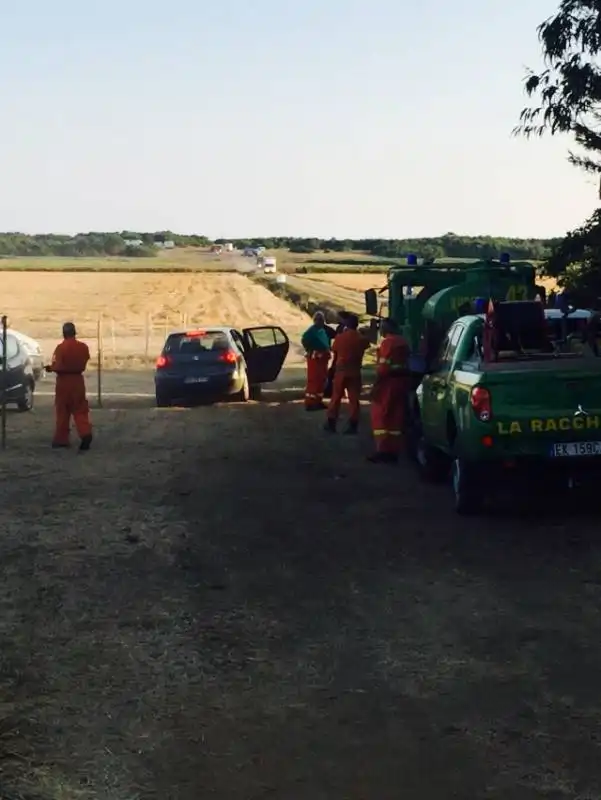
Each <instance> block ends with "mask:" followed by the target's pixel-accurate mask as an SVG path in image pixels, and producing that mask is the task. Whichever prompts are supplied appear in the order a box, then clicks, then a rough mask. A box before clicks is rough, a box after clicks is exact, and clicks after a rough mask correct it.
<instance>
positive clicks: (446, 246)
mask: <svg viewBox="0 0 601 800" xmlns="http://www.w3.org/2000/svg"><path fill="white" fill-rule="evenodd" d="M223 241H225V240H218V241H217V243H218V244H220V243H222V242H223ZM231 241H233V244H234V245H235V246H236V247H239V248H241V249H242V248H244V247H256V246H258V245H263V246H264V247H266V248H267V249H268V250H272V249H279V248H284V249H287V250H290V251H291V252H293V253H314V252H317V251H319V250H325V251H326V252H327V251H330V252H339V253H344V252H351V251H353V250H354V251H362V252H365V253H369V254H370V255H374V256H380V257H382V258H406V257H407V256H408V255H410V254H414V255H416V256H418V257H419V258H465V259H472V258H477V259H489V258H498V257H499V255H500V254H501V253H509V255H510V256H511V258H512V259H529V260H533V261H540V260H543V259H545V258H548V256H549V255H550V253H551V251H552V250H553V248H554V247H555V246H556V245H557V244H558V243H559V242H560V241H561V237H557V238H555V239H512V238H508V237H504V236H459V235H457V234H454V233H446V234H445V235H444V236H434V237H427V238H426V237H424V238H419V239H298V238H292V237H282V236H279V237H278V236H276V237H268V238H257V239H234V240H231Z"/></svg>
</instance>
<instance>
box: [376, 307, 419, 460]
mask: <svg viewBox="0 0 601 800" xmlns="http://www.w3.org/2000/svg"><path fill="white" fill-rule="evenodd" d="M381 330H382V334H383V336H384V338H383V340H382V342H381V343H380V346H379V348H378V356H377V360H376V380H375V382H374V385H373V388H372V392H371V426H372V433H373V437H374V443H375V452H374V454H373V455H371V456H368V461H371V462H372V463H376V464H377V463H385V464H394V463H396V462H397V461H398V459H399V453H400V452H401V449H402V436H403V434H404V430H403V428H404V424H405V416H406V403H407V395H408V393H409V391H410V388H411V380H410V372H409V355H410V348H409V344H408V343H407V341H406V339H405V338H404V337H403V336H401V335H400V334H399V331H398V327H397V325H396V323H395V321H394V320H392V319H385V320H383V321H382V329H381Z"/></svg>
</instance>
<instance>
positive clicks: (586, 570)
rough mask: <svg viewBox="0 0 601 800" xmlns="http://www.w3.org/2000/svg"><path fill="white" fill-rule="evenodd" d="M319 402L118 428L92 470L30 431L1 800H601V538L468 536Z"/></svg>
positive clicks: (112, 416)
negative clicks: (327, 429)
mask: <svg viewBox="0 0 601 800" xmlns="http://www.w3.org/2000/svg"><path fill="white" fill-rule="evenodd" d="M302 378H303V371H302V369H297V370H287V371H286V374H285V375H284V377H283V380H282V381H281V383H280V386H279V388H278V387H276V388H275V389H274V390H269V389H267V390H266V392H265V398H264V401H263V402H252V403H248V404H238V403H231V404H224V405H219V406H214V407H203V408H196V409H186V410H177V409H176V410H161V409H155V408H152V407H151V400H144V399H143V398H138V399H136V398H135V397H132V398H131V399H130V400H129V401H128V402H127V403H126V402H125V401H123V402H122V401H121V400H119V401H118V403H119V404H117V401H116V400H113V401H110V402H107V407H105V408H104V409H102V410H94V411H93V420H94V424H95V426H96V434H97V435H96V441H95V443H94V448H93V450H92V451H91V452H89V453H87V454H85V455H83V456H80V455H78V454H77V452H69V451H65V452H62V451H59V452H57V451H53V450H50V448H49V447H48V442H49V436H50V432H51V427H52V414H51V407H50V402H51V399H50V398H41V402H40V404H39V405H38V407H37V409H36V411H35V412H33V413H32V414H25V415H24V414H14V415H11V416H10V419H9V450H8V451H7V452H6V454H5V455H2V454H1V453H0V527H1V530H2V535H1V536H0V564H2V581H0V797H2V798H15V800H17V798H18V800H21V799H22V798H26V799H27V800H204V798H207V799H208V798H215V799H216V800H251V798H252V799H253V800H259V799H261V800H268V799H269V798H273V800H398V798H399V797H400V796H403V797H406V798H407V800H447V798H458V799H459V800H478V799H480V798H482V799H483V798H486V800H508V798H511V800H537V799H538V798H547V800H551V799H552V798H558V799H559V798H562V800H576V799H577V798H585V797H589V798H593V797H599V794H600V792H601V759H599V744H598V741H597V740H598V728H599V716H600V715H601V699H600V695H599V690H598V684H599V674H600V671H601V614H600V612H599V608H600V605H601V584H600V579H599V575H600V574H601V541H600V538H599V525H598V515H597V514H596V515H594V516H593V517H591V518H589V517H587V516H586V515H583V514H579V515H578V516H569V515H567V514H565V513H562V507H561V503H560V501H559V498H557V497H554V498H553V503H552V506H551V509H550V511H549V512H548V513H546V514H545V513H544V510H542V511H540V510H539V511H538V512H537V514H536V515H533V516H530V517H526V518H522V517H521V516H520V515H519V514H518V513H517V512H513V513H511V511H510V510H509V508H508V506H509V504H507V506H506V507H505V508H504V509H503V511H502V512H501V511H500V510H499V511H498V512H497V513H496V514H491V516H490V517H488V518H484V519H472V520H470V519H461V518H458V517H457V516H455V515H454V514H453V512H452V509H451V505H452V504H451V492H450V489H449V488H447V487H445V486H428V485H424V484H421V483H420V482H419V481H418V479H417V477H416V474H415V470H414V468H413V467H412V465H410V464H409V463H402V464H401V465H399V467H398V468H395V469H389V468H381V469H380V468H378V467H374V466H372V465H369V464H367V463H366V462H365V461H364V459H363V456H364V454H365V453H366V452H367V450H368V448H369V446H370V441H369V437H368V435H367V431H366V430H365V429H364V430H363V431H361V435H360V436H359V437H358V438H357V439H354V438H353V437H344V436H339V437H338V436H333V437H332V436H329V437H328V436H325V435H324V433H323V431H322V427H321V426H322V419H321V418H320V416H318V418H316V417H315V416H314V415H311V414H309V415H308V414H305V413H304V410H303V407H302V403H299V402H295V400H298V398H299V395H300V393H301V392H300V388H301V387H302ZM134 379H135V381H137V383H136V382H135V381H134ZM126 381H127V383H126ZM146 382H147V383H148V384H150V386H151V385H152V376H151V375H148V374H144V373H142V372H138V373H136V374H134V375H133V377H132V376H130V377H127V376H126V374H125V373H119V374H118V375H115V376H111V375H110V374H109V375H107V388H108V389H109V390H111V391H117V390H118V389H124V388H126V387H131V389H132V390H133V389H134V386H136V385H137V386H138V387H139V388H138V391H143V389H144V386H145V385H146ZM287 398H291V399H292V400H293V402H284V400H286V399H287ZM44 402H46V405H44ZM111 402H112V403H113V404H114V405H113V406H112V407H111Z"/></svg>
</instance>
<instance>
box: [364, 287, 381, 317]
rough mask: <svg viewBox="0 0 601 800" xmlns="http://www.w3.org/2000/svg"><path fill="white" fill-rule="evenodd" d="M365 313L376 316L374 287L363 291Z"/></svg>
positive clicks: (376, 304) (376, 299)
mask: <svg viewBox="0 0 601 800" xmlns="http://www.w3.org/2000/svg"><path fill="white" fill-rule="evenodd" d="M365 313H366V314H369V315H370V317H377V316H378V293H377V291H376V290H375V289H367V290H366V291H365Z"/></svg>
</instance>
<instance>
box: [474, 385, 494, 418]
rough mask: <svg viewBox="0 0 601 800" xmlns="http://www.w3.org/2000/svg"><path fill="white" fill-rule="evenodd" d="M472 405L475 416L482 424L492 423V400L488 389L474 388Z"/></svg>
mask: <svg viewBox="0 0 601 800" xmlns="http://www.w3.org/2000/svg"><path fill="white" fill-rule="evenodd" d="M470 403H471V404H472V408H473V409H474V414H475V415H476V416H477V417H478V419H479V420H480V422H490V420H491V418H492V398H491V396H490V392H489V391H488V389H484V388H483V387H482V386H474V388H473V389H472V391H471V394H470Z"/></svg>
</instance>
